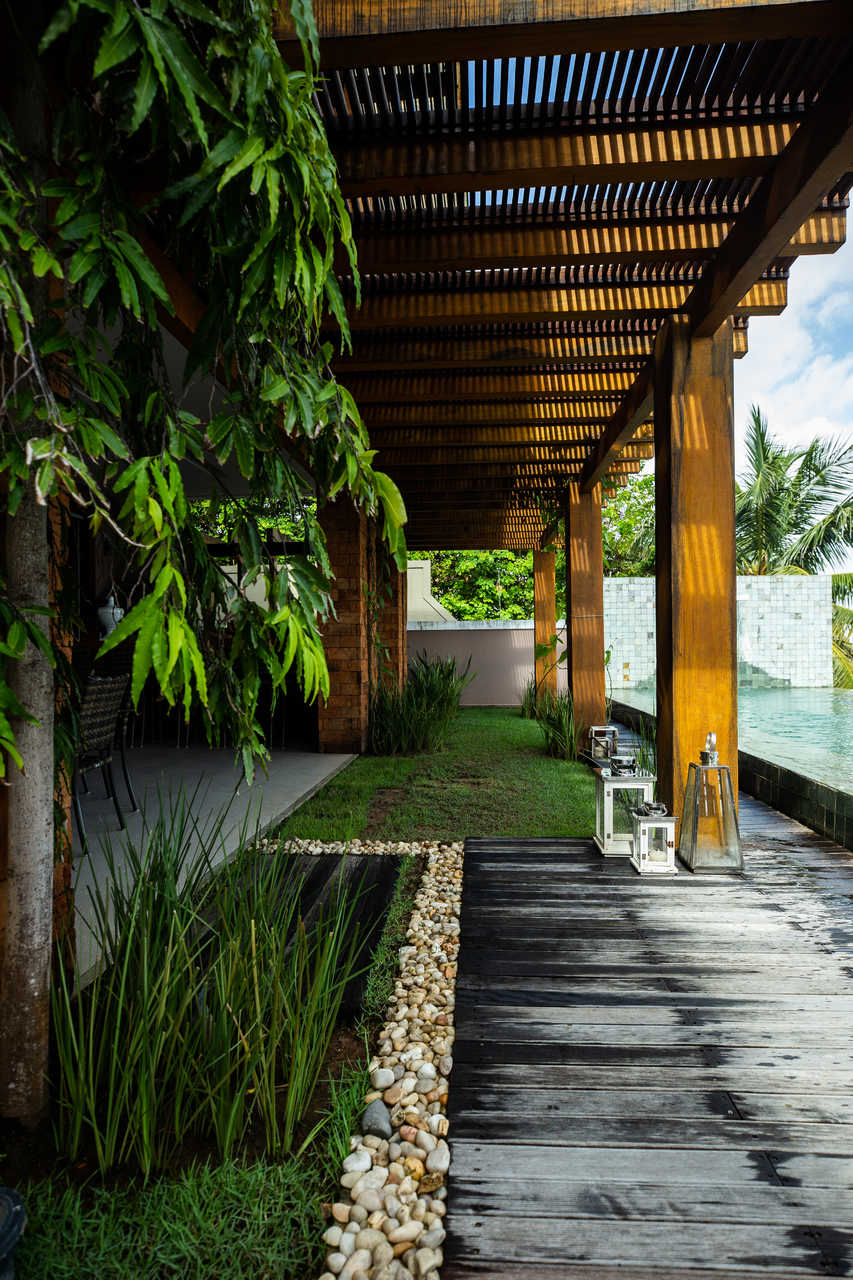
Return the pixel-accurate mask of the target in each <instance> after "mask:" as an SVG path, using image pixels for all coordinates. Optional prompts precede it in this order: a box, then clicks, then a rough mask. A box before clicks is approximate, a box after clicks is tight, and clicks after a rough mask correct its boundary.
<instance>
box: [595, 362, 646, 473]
mask: <svg viewBox="0 0 853 1280" xmlns="http://www.w3.org/2000/svg"><path fill="white" fill-rule="evenodd" d="M653 398H654V378H653V376H652V366H651V365H646V367H645V368H644V369H643V371H642V372H641V373H640V374H638V376H637V379H636V381H635V382H634V384H633V386H632V387H631V390H630V391H629V392H628V395H627V396H626V397H625V399H624V400H623V401H622V403H621V404H620V405H619V407H618V409H617V410H616V411H615V413H614V414H613V417H612V418H611V419H610V422H609V423H608V424H607V427H606V428H605V430H604V433H603V435H602V436H601V439H600V440H599V441H598V443H597V445H596V446H595V449H594V450H593V452H592V453H591V454H590V457H589V461H588V462H587V464H586V466H585V467H584V471H583V476H582V478H581V489H582V490H583V492H584V493H589V492H590V491H591V490H592V489H594V488H595V486H596V485H597V484H600V482H601V480H602V479H603V477H604V475H605V474H606V472H607V470H608V468H609V467H610V466H611V465H612V463H613V461H614V459H615V458H616V456H617V454H619V453H620V452H621V451H622V449H623V448H624V446H625V445H626V444H627V443H628V441H629V440H631V439H632V438H633V436H634V433H635V431H636V430H637V427H638V426H640V425H641V424H642V423H644V422H646V421H647V420H648V419H649V416H650V415H651V412H652V404H653Z"/></svg>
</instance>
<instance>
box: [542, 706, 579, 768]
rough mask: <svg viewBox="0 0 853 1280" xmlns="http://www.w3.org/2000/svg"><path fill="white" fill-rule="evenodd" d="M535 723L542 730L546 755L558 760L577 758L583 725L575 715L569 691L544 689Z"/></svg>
mask: <svg viewBox="0 0 853 1280" xmlns="http://www.w3.org/2000/svg"><path fill="white" fill-rule="evenodd" d="M536 723H537V724H538V725H539V728H540V729H541V730H542V736H543V738H544V739H545V751H546V754H547V755H549V756H555V757H556V758H557V759H558V760H576V759H577V758H578V752H579V751H580V749H581V742H582V739H583V732H584V726H583V724H582V723H581V721H580V720H579V719H578V718H577V717H576V715H575V705H574V701H573V699H572V695H571V692H566V693H558V694H554V693H552V692H551V691H550V689H546V690H545V691H544V692H543V693H542V694H541V696H540V699H539V705H538V707H537V710H536Z"/></svg>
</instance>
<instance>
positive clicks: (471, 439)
mask: <svg viewBox="0 0 853 1280" xmlns="http://www.w3.org/2000/svg"><path fill="white" fill-rule="evenodd" d="M643 428H647V430H644V429H643ZM645 434H647V435H648V437H649V438H651V435H652V422H651V396H650V397H649V412H648V419H647V421H641V422H640V423H639V424H638V427H637V429H636V430H635V433H633V434H632V435H631V436H628V437H626V443H625V444H624V445H621V444H620V448H622V447H626V448H627V444H628V443H630V442H631V441H634V443H640V442H641V441H642V439H643V436H644V435H645ZM600 443H601V432H600V430H596V428H595V427H591V426H577V425H573V424H568V425H561V424H545V425H544V426H521V427H508V426H503V425H497V426H471V427H466V426H465V424H464V421H463V422H462V423H461V424H460V425H459V426H448V427H428V428H423V429H414V430H411V429H405V430H396V429H394V428H387V429H383V430H378V431H377V430H371V431H370V447H371V448H372V449H396V450H400V449H415V450H417V451H418V453H419V454H424V453H427V452H429V451H430V450H432V449H435V448H465V447H466V446H471V445H489V446H491V447H493V448H508V449H514V448H515V447H516V446H517V445H528V444H530V445H532V444H538V445H553V446H554V448H555V450H556V449H559V450H560V451H561V452H562V451H563V449H564V448H565V447H566V446H572V450H573V453H574V454H576V455H577V456H579V457H584V458H586V457H588V456H589V455H590V452H591V451H593V456H594V451H595V450H596V448H597V447H598V446H599V445H600ZM603 474H604V473H603V472H602V475H603Z"/></svg>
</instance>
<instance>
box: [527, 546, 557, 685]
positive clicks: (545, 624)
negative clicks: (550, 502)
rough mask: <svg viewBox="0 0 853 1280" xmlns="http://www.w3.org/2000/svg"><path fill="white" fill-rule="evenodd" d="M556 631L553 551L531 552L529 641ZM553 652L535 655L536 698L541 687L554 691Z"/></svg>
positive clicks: (544, 639) (538, 641) (541, 642)
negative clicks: (531, 594) (531, 636)
mask: <svg viewBox="0 0 853 1280" xmlns="http://www.w3.org/2000/svg"><path fill="white" fill-rule="evenodd" d="M556 633H557V581H556V576H555V572H554V552H553V551H534V552H533V643H534V645H535V646H536V648H537V649H538V648H539V646H540V645H546V644H550V643H551V641H552V639H553V637H554V636H555V635H556ZM556 661H557V654H556V651H555V652H553V653H549V654H548V655H547V656H546V657H543V658H536V660H535V669H536V701H537V702H538V701H539V699H540V698H541V697H542V696H543V695H544V693H545V690H546V689H547V690H549V691H550V692H551V693H556V692H557V667H556V665H555V664H556Z"/></svg>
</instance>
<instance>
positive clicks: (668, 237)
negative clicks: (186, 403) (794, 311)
mask: <svg viewBox="0 0 853 1280" xmlns="http://www.w3.org/2000/svg"><path fill="white" fill-rule="evenodd" d="M676 7H677V12H674V13H673V12H671V11H670V12H668V10H672V9H675V8H676ZM496 9H497V10H499V12H497V13H496ZM564 9H566V10H568V12H566V13H561V12H559V7H558V6H556V5H553V4H544V3H537V0H527V2H526V3H523V4H521V3H520V4H516V5H502V6H487V5H478V4H465V3H463V2H462V0H456V3H455V4H451V5H450V6H448V5H444V6H439V5H438V4H437V3H428V2H427V0H406V2H405V3H400V4H398V5H396V6H389V5H387V4H384V5H383V4H380V3H379V2H378V0H364V2H363V3H362V4H360V5H359V7H358V9H357V10H356V9H354V8H352V7H351V6H350V5H348V4H346V3H341V2H340V0H318V3H316V4H315V12H316V14H317V19H318V26H319V29H320V34H321V62H322V66H323V70H324V74H325V77H326V78H325V84H324V87H323V89H322V91H321V92H320V93H319V94H318V96H317V105H318V108H319V110H320V112H321V113H322V116H323V119H324V121H325V124H326V127H327V129H328V132H329V135H330V138H331V140H332V144H333V147H334V150H335V152H336V155H337V159H338V164H339V168H340V175H341V182H342V187H343V190H344V193H345V195H346V198H347V201H348V205H349V209H350V212H351V216H352V220H353V224H354V229H355V234H356V241H357V244H358V248H359V265H360V272H361V279H362V303H361V306H360V307H358V308H356V307H355V306H354V305H353V307H352V312H351V317H352V320H351V322H352V330H353V352H352V354H351V355H348V356H345V357H343V358H341V359H340V360H339V361H338V363H337V372H338V375H339V377H340V378H341V379H342V380H343V381H344V382H345V383H346V384H347V385H348V386H349V387H350V388H351V389H352V391H353V392H354V394H355V396H356V399H357V402H358V403H359V405H360V407H361V409H362V412H363V415H364V418H365V421H366V423H367V425H368V428H369V431H370V436H371V442H372V444H373V446H374V447H376V448H378V449H379V451H380V452H379V458H378V460H377V464H378V465H380V466H382V467H383V468H384V469H385V470H387V471H389V472H390V473H391V475H392V476H393V477H394V479H395V480H396V481H397V483H398V484H399V485H400V487H401V489H402V491H403V494H404V497H405V499H406V504H407V507H408V510H409V525H408V529H407V537H408V542H409V545H410V546H411V547H413V548H419V547H420V548H424V547H460V546H466V547H511V548H526V547H531V546H537V545H538V544H539V541H540V538H541V536H542V534H543V532H544V531H545V529H546V526H547V525H548V524H549V521H550V519H551V518H552V517H553V515H554V514H555V513H556V512H557V511H558V510H559V508H560V504H561V500H562V498H563V495H564V493H565V491H566V486H567V485H569V484H573V483H577V484H581V485H584V486H587V487H589V486H591V485H592V484H594V483H596V482H598V481H599V480H600V479H602V478H604V479H605V480H607V481H608V482H610V483H614V484H618V483H619V482H620V481H623V480H624V478H625V477H626V476H628V475H630V474H631V473H632V472H636V471H637V470H639V469H640V467H641V466H642V465H643V460H644V459H647V458H649V457H650V456H651V455H652V450H653V443H652V439H651V437H652V427H651V414H652V401H651V392H652V376H651V365H650V357H651V354H652V350H653V344H654V340H655V334H656V333H657V331H658V329H659V327H660V325H661V324H662V323H663V322H664V321H665V319H666V318H667V317H668V316H671V315H673V314H685V315H687V316H688V317H689V318H690V321H691V324H692V325H693V327H694V330H695V332H696V333H697V334H703V333H704V334H707V333H709V332H713V330H714V329H715V328H717V327H718V326H719V324H721V323H722V322H724V321H725V319H726V318H727V316H729V315H731V316H733V318H734V341H735V355H736V356H743V355H745V354H746V351H747V336H748V331H747V326H748V321H749V317H750V315H776V314H778V313H779V312H781V311H782V309H783V308H784V306H785V305H786V302H787V289H788V277H789V272H790V269H791V266H792V264H793V262H794V261H795V259H796V258H797V257H798V256H801V255H809V254H815V253H827V252H832V251H833V250H834V249H836V248H837V247H838V246H839V245H840V244H841V243H842V242H843V239H844V234H845V220H846V209H847V204H848V199H847V196H848V190H849V188H850V186H851V185H853V174H851V172H849V170H851V169H853V158H851V101H853V4H849V3H848V2H847V0H843V3H835V0H790V2H788V3H774V4H762V3H758V4H751V5H745V4H742V3H736V2H734V3H733V2H732V0H729V2H728V3H719V2H716V0H681V3H679V4H678V6H675V5H674V4H669V5H667V4H664V3H661V2H660V0H657V2H656V0H598V2H596V0H585V3H575V4H568V5H565V6H564ZM448 28H449V29H448ZM285 43H286V41H285ZM340 266H341V272H342V276H343V279H344V284H345V287H347V288H348V289H349V292H350V294H351V295H352V283H351V281H347V279H346V265H345V264H344V263H343V262H342V263H341V264H340ZM353 303H354V299H353Z"/></svg>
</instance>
